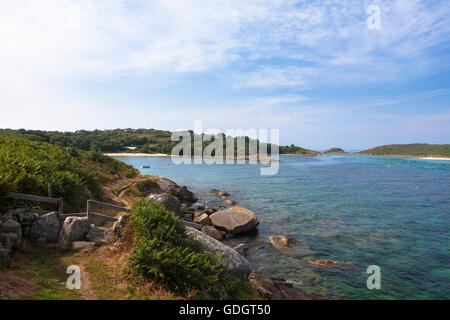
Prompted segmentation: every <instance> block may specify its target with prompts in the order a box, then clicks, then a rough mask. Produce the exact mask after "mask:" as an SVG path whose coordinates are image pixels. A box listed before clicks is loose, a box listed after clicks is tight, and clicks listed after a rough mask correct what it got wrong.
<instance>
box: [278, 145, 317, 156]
mask: <svg viewBox="0 0 450 320" xmlns="http://www.w3.org/2000/svg"><path fill="white" fill-rule="evenodd" d="M280 154H298V155H311V156H312V155H314V156H315V155H319V154H320V153H319V152H316V151H311V150H308V149H303V148H300V147H297V146H295V145H293V144H291V145H290V146H280Z"/></svg>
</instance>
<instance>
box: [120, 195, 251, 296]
mask: <svg viewBox="0 0 450 320" xmlns="http://www.w3.org/2000/svg"><path fill="white" fill-rule="evenodd" d="M131 222H132V228H133V231H134V244H135V247H134V250H133V252H132V254H131V256H130V260H129V266H128V268H127V270H126V272H127V273H129V274H132V275H134V276H136V277H138V278H139V279H141V280H142V281H146V280H153V281H155V282H157V283H161V284H164V285H166V286H168V287H169V288H170V289H173V290H177V291H178V292H180V293H182V294H189V293H192V292H198V297H201V298H214V299H226V298H236V299H237V298H246V297H248V296H250V294H249V290H247V289H246V287H245V286H244V285H242V283H241V282H240V281H239V280H238V279H236V278H234V277H233V276H231V275H230V274H229V272H228V270H227V268H226V267H224V266H223V265H222V262H221V257H214V256H213V255H212V254H211V253H209V252H203V251H202V245H201V244H200V242H198V241H196V240H194V239H192V238H191V237H189V236H188V235H187V234H186V233H185V229H184V226H183V224H182V223H181V221H180V220H179V219H178V218H177V217H176V216H175V215H174V214H173V212H170V211H167V210H166V209H165V208H164V207H160V206H158V205H156V204H154V203H153V202H150V201H143V202H141V203H139V204H138V205H137V206H136V209H135V212H134V214H133V215H132V216H131Z"/></svg>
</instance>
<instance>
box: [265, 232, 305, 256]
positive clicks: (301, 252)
mask: <svg viewBox="0 0 450 320" xmlns="http://www.w3.org/2000/svg"><path fill="white" fill-rule="evenodd" d="M269 241H270V244H271V245H272V246H274V247H275V248H276V249H278V250H280V251H281V252H284V253H286V254H288V255H290V256H307V255H310V254H311V249H310V248H309V246H308V245H307V244H306V242H304V241H302V240H296V239H294V238H291V237H286V236H270V237H269Z"/></svg>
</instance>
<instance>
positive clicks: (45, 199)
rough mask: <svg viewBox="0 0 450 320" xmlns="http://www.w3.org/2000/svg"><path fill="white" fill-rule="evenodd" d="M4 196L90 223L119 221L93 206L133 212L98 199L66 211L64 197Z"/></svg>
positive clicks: (192, 224)
mask: <svg viewBox="0 0 450 320" xmlns="http://www.w3.org/2000/svg"><path fill="white" fill-rule="evenodd" d="M49 191H50V187H49ZM49 193H51V192H49ZM4 197H5V198H10V199H16V200H26V201H35V202H41V203H48V204H53V205H57V206H58V213H57V214H58V217H59V218H60V219H62V220H64V219H65V218H67V217H87V218H88V222H89V224H91V223H92V218H97V219H101V220H106V221H111V222H115V221H117V218H114V217H111V216H107V215H104V214H101V213H96V212H93V211H92V209H93V207H101V208H105V209H111V210H116V211H120V212H131V211H132V210H130V209H127V208H123V207H119V206H116V205H113V204H109V203H104V202H100V201H96V200H88V201H87V210H86V212H81V213H64V200H63V198H51V197H43V196H35V195H31V194H24V193H14V192H9V193H7V194H6V195H5V196H4ZM182 222H183V223H184V225H186V226H189V227H193V228H195V229H198V230H201V229H202V226H201V225H200V224H197V223H193V222H188V221H184V220H182Z"/></svg>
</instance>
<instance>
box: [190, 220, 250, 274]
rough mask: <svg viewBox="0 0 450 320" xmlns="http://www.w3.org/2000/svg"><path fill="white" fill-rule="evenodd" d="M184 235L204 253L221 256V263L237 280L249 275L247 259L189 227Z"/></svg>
mask: <svg viewBox="0 0 450 320" xmlns="http://www.w3.org/2000/svg"><path fill="white" fill-rule="evenodd" d="M186 233H187V234H189V235H191V236H193V237H194V239H196V240H198V241H199V242H200V243H201V244H202V245H203V247H204V250H205V251H209V252H211V253H212V254H213V255H215V256H217V255H218V254H222V256H223V257H222V263H223V264H224V266H226V267H227V268H228V269H229V270H230V273H231V274H233V275H235V276H237V277H239V278H246V277H247V276H248V275H249V274H250V264H249V262H248V261H247V259H245V258H244V257H242V256H241V255H240V254H239V253H237V252H236V251H235V250H233V249H232V248H231V247H229V246H227V245H225V244H223V243H222V242H220V241H218V240H216V239H214V238H213V237H210V236H208V235H207V234H205V233H203V232H201V231H198V230H196V229H194V228H191V227H186Z"/></svg>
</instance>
